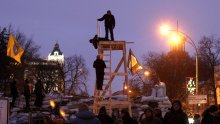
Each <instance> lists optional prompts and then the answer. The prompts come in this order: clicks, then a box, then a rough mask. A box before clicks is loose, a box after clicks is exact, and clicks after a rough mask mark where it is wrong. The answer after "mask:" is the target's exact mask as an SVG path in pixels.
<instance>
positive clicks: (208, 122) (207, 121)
mask: <svg viewBox="0 0 220 124" xmlns="http://www.w3.org/2000/svg"><path fill="white" fill-rule="evenodd" d="M213 118H214V116H213V115H211V114H210V113H207V114H206V115H205V116H203V118H202V120H201V124H213Z"/></svg>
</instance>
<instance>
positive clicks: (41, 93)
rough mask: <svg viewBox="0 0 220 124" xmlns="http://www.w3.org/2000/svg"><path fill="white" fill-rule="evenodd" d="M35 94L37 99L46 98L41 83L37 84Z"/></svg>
mask: <svg viewBox="0 0 220 124" xmlns="http://www.w3.org/2000/svg"><path fill="white" fill-rule="evenodd" d="M34 94H35V95H36V97H44V86H43V84H42V83H41V82H39V81H38V82H37V83H36V84H35V90H34Z"/></svg>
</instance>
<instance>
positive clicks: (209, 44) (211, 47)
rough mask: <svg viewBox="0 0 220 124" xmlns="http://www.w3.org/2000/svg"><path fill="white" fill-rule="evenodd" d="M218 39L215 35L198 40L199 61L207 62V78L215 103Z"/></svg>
mask: <svg viewBox="0 0 220 124" xmlns="http://www.w3.org/2000/svg"><path fill="white" fill-rule="evenodd" d="M219 54H220V39H219V38H216V37H215V36H209V37H206V36H203V37H202V39H201V40H200V41H199V55H200V61H202V62H203V63H207V64H208V70H206V71H208V72H209V74H210V75H209V78H210V80H211V85H212V88H213V91H214V99H215V104H217V96H216V87H215V81H214V67H215V66H216V65H218V64H219V62H220V61H219Z"/></svg>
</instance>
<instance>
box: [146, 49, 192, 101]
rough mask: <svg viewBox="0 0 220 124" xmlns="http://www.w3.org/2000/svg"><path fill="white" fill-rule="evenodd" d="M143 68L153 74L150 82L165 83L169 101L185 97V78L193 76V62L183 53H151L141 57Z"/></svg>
mask: <svg viewBox="0 0 220 124" xmlns="http://www.w3.org/2000/svg"><path fill="white" fill-rule="evenodd" d="M143 59H144V66H146V67H148V68H150V70H152V72H154V75H152V76H153V77H150V80H152V82H153V83H154V84H155V83H158V82H159V81H161V82H164V83H166V86H167V95H168V96H169V98H170V99H171V100H173V99H183V98H185V97H186V84H185V83H186V82H185V81H186V77H189V76H195V73H194V71H193V70H194V69H192V68H195V65H194V60H193V59H192V57H190V56H189V55H188V53H186V52H184V51H170V52H169V53H167V54H164V53H161V54H159V53H152V52H150V53H149V54H147V55H144V56H143ZM180 89H182V90H180Z"/></svg>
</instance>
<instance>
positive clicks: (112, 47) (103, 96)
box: [93, 41, 131, 114]
mask: <svg viewBox="0 0 220 124" xmlns="http://www.w3.org/2000/svg"><path fill="white" fill-rule="evenodd" d="M113 51H115V52H117V53H119V52H121V53H120V54H122V55H121V59H120V60H119V62H118V65H117V66H116V68H115V69H114V70H113V66H112V64H113V61H112V57H113V56H114V55H115V54H113V53H112V52H113ZM98 54H99V55H100V56H101V57H102V59H103V61H104V62H105V63H106V68H105V75H104V82H103V90H97V89H96V86H95V89H94V104H93V112H94V113H95V114H98V112H99V109H100V108H101V107H102V106H105V107H106V109H107V110H108V112H109V113H111V112H112V109H114V108H118V109H123V108H127V109H128V111H129V113H131V103H130V98H129V93H128V91H127V90H124V89H122V90H123V95H124V96H125V97H124V98H125V99H124V100H115V99H112V89H111V87H112V84H113V83H114V82H115V80H114V79H115V77H116V76H123V77H124V82H121V83H122V84H123V86H127V87H128V85H129V84H128V73H127V61H126V42H125V41H99V43H98ZM120 54H117V55H120ZM114 62H115V61H114ZM114 64H116V63H114ZM121 70H123V71H122V72H119V71H121ZM117 83H119V82H117ZM123 88H124V87H123Z"/></svg>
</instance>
